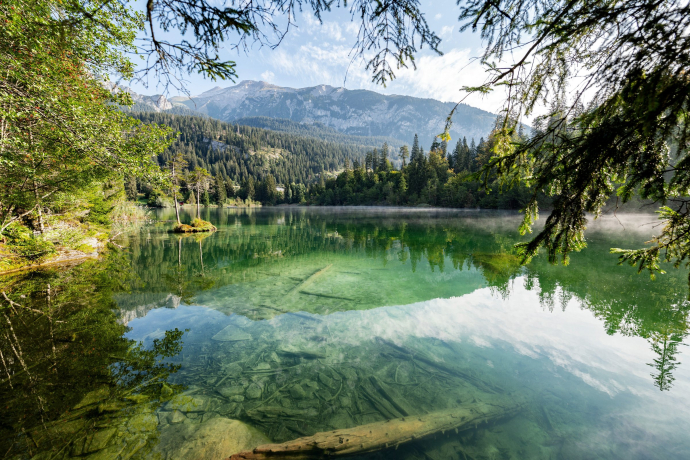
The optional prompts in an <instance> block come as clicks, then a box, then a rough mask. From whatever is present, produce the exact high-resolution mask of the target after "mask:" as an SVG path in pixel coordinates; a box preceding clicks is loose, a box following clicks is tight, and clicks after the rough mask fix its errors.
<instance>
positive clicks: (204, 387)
mask: <svg viewBox="0 0 690 460" xmlns="http://www.w3.org/2000/svg"><path fill="white" fill-rule="evenodd" d="M205 212H206V213H207V214H206V216H202V217H205V218H207V219H208V220H210V221H211V222H212V223H214V224H215V225H216V226H218V231H217V232H216V233H214V234H210V235H197V236H188V237H179V236H177V235H172V234H169V233H167V232H166V230H167V228H169V227H170V226H171V224H170V223H168V222H167V221H169V220H170V219H172V218H174V214H173V213H170V212H168V211H163V212H160V213H159V214H158V215H157V219H158V220H159V222H158V223H156V224H152V225H150V226H147V227H145V228H143V229H142V230H141V231H140V232H138V233H136V234H133V235H130V236H129V237H127V238H126V239H124V240H123V241H122V242H121V244H123V245H126V246H127V247H128V256H127V257H128V260H130V261H131V270H132V274H133V275H134V276H133V278H134V279H135V281H133V282H131V284H130V286H131V289H130V291H129V292H127V293H123V292H120V293H117V294H114V299H115V301H116V303H117V316H118V318H119V319H118V321H119V322H120V323H123V324H126V326H127V328H128V330H127V332H126V333H125V337H126V338H128V339H132V340H135V341H142V342H143V343H144V345H145V346H148V347H151V346H152V344H153V340H154V339H161V338H163V337H164V336H165V331H166V330H171V329H175V328H177V329H179V330H185V331H186V332H185V333H184V335H183V337H182V341H183V342H184V345H183V347H182V350H181V352H180V353H178V354H176V355H175V356H174V357H172V358H170V360H169V361H168V362H170V363H174V364H177V365H179V366H180V368H179V371H177V372H176V373H173V374H171V375H170V376H169V377H168V383H169V384H170V385H173V384H178V385H180V388H182V389H181V390H180V391H182V394H180V395H178V396H175V397H174V398H173V399H172V400H171V401H167V402H164V403H161V404H158V405H157V406H155V408H154V409H153V412H152V413H153V414H155V416H156V419H155V421H156V423H153V424H151V426H148V428H146V430H145V431H147V432H150V433H151V438H152V439H153V438H155V442H152V443H151V444H152V447H151V449H149V450H141V451H139V452H138V453H137V454H136V455H138V456H139V457H141V458H156V457H159V458H174V455H175V454H174V450H173V449H172V447H170V446H171V445H172V444H174V442H173V441H171V439H170V437H171V436H173V435H171V434H170V433H175V431H174V430H173V428H174V427H176V426H178V427H179V426H183V425H184V426H187V425H188V426H196V425H200V424H202V423H206V422H207V421H208V420H209V419H212V418H214V417H226V418H231V419H238V420H242V421H243V422H245V423H247V424H248V425H250V426H252V427H255V428H257V429H258V430H259V431H261V432H262V433H263V434H264V435H265V436H266V437H267V438H269V439H270V440H272V441H274V442H283V441H288V440H292V439H295V438H298V437H301V436H308V435H311V434H314V433H318V432H323V431H328V430H333V429H338V428H346V427H353V426H358V425H362V424H366V423H372V422H377V421H382V420H386V419H390V418H395V417H400V416H404V415H416V414H426V413H433V412H435V411H440V410H445V409H450V408H454V407H461V406H462V405H463V404H470V403H473V402H476V401H486V402H493V403H497V404H506V405H510V404H512V403H513V402H516V401H520V402H525V403H526V405H525V407H524V409H523V410H521V411H520V412H519V413H518V414H517V415H516V416H514V417H509V418H505V419H501V420H498V421H495V422H493V423H491V424H489V425H485V426H479V427H478V428H476V429H475V428H472V429H469V430H464V431H460V432H459V433H457V434H455V433H453V432H451V433H445V434H443V435H441V434H439V435H438V436H436V437H434V438H431V439H426V440H423V441H417V442H414V443H410V444H406V445H404V446H401V447H400V448H399V449H397V450H393V449H390V450H384V451H381V452H378V453H375V454H370V455H369V456H368V457H367V458H400V459H426V458H430V459H452V458H457V459H465V458H475V459H542V458H543V459H556V458H559V459H560V458H562V459H590V458H602V459H617V458H625V459H647V458H654V459H657V458H658V459H685V458H690V434H688V433H690V411H689V410H688V408H689V407H690V372H689V370H688V366H687V365H686V363H683V357H684V354H685V353H686V352H687V349H686V348H685V345H686V344H687V343H688V340H687V333H688V312H689V311H690V305H688V302H687V300H686V299H687V295H688V284H687V273H685V272H683V271H680V270H669V273H668V274H667V275H664V276H662V277H660V278H659V279H657V280H656V281H651V280H649V278H648V277H647V276H646V275H644V274H643V275H637V274H636V273H635V270H634V269H632V268H630V267H620V266H618V265H617V264H616V257H615V256H613V255H611V254H609V253H608V250H609V248H611V247H637V246H639V245H641V244H643V242H644V241H646V240H647V239H649V236H650V235H651V234H652V232H653V228H652V226H650V225H647V224H648V223H650V222H653V219H654V217H653V216H625V217H620V216H619V219H615V218H603V219H601V220H600V221H597V222H595V223H593V224H592V226H591V228H590V231H589V232H588V234H587V239H588V243H589V247H588V249H586V250H585V251H584V252H582V253H579V254H574V255H573V257H572V261H571V264H570V266H569V267H562V266H552V265H549V264H548V263H547V262H546V261H545V260H543V258H537V259H536V260H535V261H533V262H532V263H531V264H530V265H529V266H527V267H520V266H519V263H518V259H517V258H516V257H515V256H514V255H513V253H512V247H513V245H514V244H515V243H516V242H517V241H519V240H520V237H519V235H518V234H517V232H516V228H517V225H518V223H519V219H520V218H519V216H516V215H513V214H506V213H489V212H460V211H451V210H444V211H433V210H384V209H345V210H333V209H313V208H273V209H259V210H232V209H229V210H205ZM185 398H186V399H185ZM176 410H177V411H179V414H180V415H182V417H179V420H175V422H176V423H171V422H172V419H171V417H172V415H173V413H175V414H178V412H176ZM180 420H181V421H180ZM154 425H155V428H154ZM154 431H155V432H156V433H157V434H155V436H154V434H153V433H154ZM126 438H127V437H126V436H124V437H123V438H122V439H123V440H121V441H118V442H121V443H126V442H127V440H126ZM180 439H182V438H180ZM180 439H177V440H176V442H177V443H178V444H179V443H180V442H183V441H180ZM110 442H114V441H110ZM135 457H136V456H135Z"/></svg>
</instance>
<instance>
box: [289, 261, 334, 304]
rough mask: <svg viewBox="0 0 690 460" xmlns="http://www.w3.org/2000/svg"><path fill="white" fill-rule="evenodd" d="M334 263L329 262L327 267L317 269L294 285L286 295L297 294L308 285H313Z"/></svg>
mask: <svg viewBox="0 0 690 460" xmlns="http://www.w3.org/2000/svg"><path fill="white" fill-rule="evenodd" d="M332 266H333V264H328V265H326V266H325V267H323V268H322V269H321V270H317V271H315V272H314V273H312V274H311V275H309V276H308V277H307V278H306V279H305V280H303V281H301V282H300V283H298V284H297V286H295V287H293V288H292V289H290V290H289V291H288V293H287V294H286V295H285V297H290V296H293V295H295V294H297V293H298V292H299V291H301V290H304V289H306V288H307V287H309V286H311V284H312V283H313V282H314V281H316V280H317V279H318V278H319V277H320V276H321V275H323V274H324V273H326V272H327V271H328V270H329V269H330V268H331V267H332Z"/></svg>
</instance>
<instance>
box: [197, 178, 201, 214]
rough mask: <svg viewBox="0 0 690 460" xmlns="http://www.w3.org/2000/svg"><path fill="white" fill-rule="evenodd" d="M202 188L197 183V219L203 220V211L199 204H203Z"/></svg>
mask: <svg viewBox="0 0 690 460" xmlns="http://www.w3.org/2000/svg"><path fill="white" fill-rule="evenodd" d="M200 195H201V186H200V185H199V184H198V183H197V186H196V217H197V219H199V220H201V209H199V203H200V202H201V198H200Z"/></svg>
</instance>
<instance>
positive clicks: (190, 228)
mask: <svg viewBox="0 0 690 460" xmlns="http://www.w3.org/2000/svg"><path fill="white" fill-rule="evenodd" d="M216 230H218V229H217V228H216V227H215V226H214V225H213V224H212V223H211V222H206V221H205V220H203V219H198V218H197V219H194V220H193V221H192V222H191V224H189V225H188V224H175V226H174V227H173V229H172V232H173V233H199V232H215V231H216Z"/></svg>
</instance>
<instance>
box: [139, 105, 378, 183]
mask: <svg viewBox="0 0 690 460" xmlns="http://www.w3.org/2000/svg"><path fill="white" fill-rule="evenodd" d="M131 116H132V117H135V118H137V119H139V120H141V121H143V122H144V123H157V124H161V125H166V126H170V127H171V128H172V129H173V131H175V132H178V133H180V135H179V136H178V137H177V139H176V140H175V142H174V143H173V145H171V146H170V147H169V148H168V149H166V151H165V152H163V153H162V154H161V155H159V156H158V159H157V160H158V164H160V165H165V164H167V163H168V161H169V160H170V159H172V157H173V156H175V155H176V154H178V153H181V154H182V155H183V156H184V158H185V160H187V162H188V168H189V169H190V170H193V169H194V168H196V167H201V168H205V169H207V170H208V171H209V172H210V173H211V175H212V176H214V177H218V176H224V177H228V178H230V179H232V180H233V181H234V182H235V183H240V182H242V181H243V180H245V179H248V178H250V177H251V178H253V179H254V180H262V179H264V178H265V177H266V176H267V175H268V174H271V175H273V177H274V178H275V180H276V181H277V182H278V183H279V184H291V183H297V184H309V183H311V182H314V181H315V180H318V178H319V177H320V175H321V174H322V173H324V172H325V173H334V172H336V171H338V170H341V169H342V168H343V167H344V165H345V164H346V162H347V163H349V164H353V163H354V161H355V160H358V161H360V162H362V161H363V160H364V156H365V154H366V152H367V150H369V149H368V148H367V147H366V146H364V145H361V144H358V143H354V142H342V141H341V140H338V141H328V140H322V139H318V138H317V137H315V136H302V135H299V134H293V133H288V132H278V131H274V130H267V129H262V128H259V127H253V126H244V125H238V124H230V123H226V122H222V121H219V120H216V119H213V118H211V117H208V116H206V117H192V116H180V115H176V114H172V113H170V111H169V110H163V111H159V112H155V111H154V110H146V111H137V112H131ZM340 136H343V137H347V136H344V135H343V134H340Z"/></svg>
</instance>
